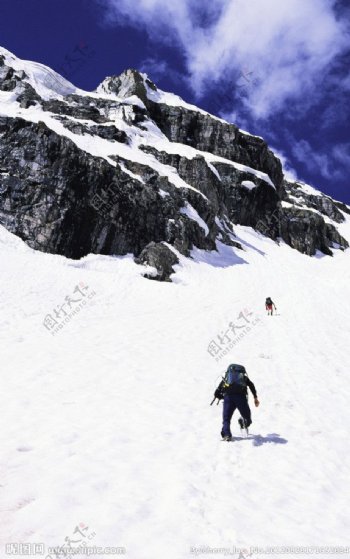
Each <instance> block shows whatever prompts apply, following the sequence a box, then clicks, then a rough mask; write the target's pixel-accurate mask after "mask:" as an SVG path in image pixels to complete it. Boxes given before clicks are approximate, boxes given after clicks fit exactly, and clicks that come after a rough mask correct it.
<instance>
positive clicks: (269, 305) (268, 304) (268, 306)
mask: <svg viewBox="0 0 350 559" xmlns="http://www.w3.org/2000/svg"><path fill="white" fill-rule="evenodd" d="M265 308H266V310H267V314H270V315H271V316H272V315H273V309H275V311H277V307H276V305H275V303H274V302H273V300H272V299H271V297H266V301H265Z"/></svg>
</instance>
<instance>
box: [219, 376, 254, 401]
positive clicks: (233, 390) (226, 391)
mask: <svg viewBox="0 0 350 559" xmlns="http://www.w3.org/2000/svg"><path fill="white" fill-rule="evenodd" d="M245 378H246V384H247V386H246V387H245V388H241V387H240V386H236V385H234V384H232V385H231V386H229V387H228V388H227V387H225V381H224V380H222V381H221V382H220V384H219V386H218V387H217V389H216V390H215V396H216V397H217V398H219V394H220V395H221V398H223V396H224V395H225V394H244V395H245V396H247V394H248V390H247V388H249V390H250V391H251V393H252V394H253V396H254V398H257V397H258V396H257V393H256V388H255V385H254V383H253V382H252V381H251V380H250V379H249V378H248V377H247V375H245Z"/></svg>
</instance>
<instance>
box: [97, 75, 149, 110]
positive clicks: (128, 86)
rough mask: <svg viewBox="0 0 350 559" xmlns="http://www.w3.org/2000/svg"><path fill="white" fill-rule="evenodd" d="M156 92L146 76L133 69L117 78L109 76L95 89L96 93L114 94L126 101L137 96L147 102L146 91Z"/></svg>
mask: <svg viewBox="0 0 350 559" xmlns="http://www.w3.org/2000/svg"><path fill="white" fill-rule="evenodd" d="M149 89H151V90H152V91H158V90H157V86H156V85H155V84H154V83H153V82H152V81H151V80H150V79H149V77H148V76H147V74H144V73H142V72H139V71H138V70H135V69H134V68H128V69H127V70H124V71H123V72H122V73H121V74H120V75H119V76H109V77H107V78H105V79H104V80H103V82H102V83H101V84H100V85H99V86H98V88H97V89H96V93H107V94H114V95H116V96H117V97H121V98H122V99H126V98H127V97H131V96H132V95H137V97H139V99H141V101H143V102H145V101H147V97H148V96H147V93H148V90H149Z"/></svg>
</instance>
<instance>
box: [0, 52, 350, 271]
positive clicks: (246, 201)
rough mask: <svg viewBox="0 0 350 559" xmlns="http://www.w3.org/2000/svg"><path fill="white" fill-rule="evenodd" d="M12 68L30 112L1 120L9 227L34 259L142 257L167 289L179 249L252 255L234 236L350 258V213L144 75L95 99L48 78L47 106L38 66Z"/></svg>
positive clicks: (113, 81) (15, 95) (0, 190)
mask: <svg viewBox="0 0 350 559" xmlns="http://www.w3.org/2000/svg"><path fill="white" fill-rule="evenodd" d="M13 58H14V57H13V55H9V53H7V51H5V53H4V54H2V52H1V49H0V90H2V91H3V92H8V94H9V95H11V96H12V97H11V100H13V103H16V104H17V106H18V107H19V108H20V109H21V111H22V112H21V115H20V116H19V115H18V116H13V112H12V113H11V114H9V115H8V116H6V115H4V116H2V117H0V222H1V223H2V224H4V225H5V226H6V227H7V228H8V229H9V230H10V231H11V232H13V233H15V234H16V235H19V236H20V237H21V238H22V239H24V240H25V241H26V242H27V243H28V244H29V245H30V246H31V247H33V248H35V249H38V250H42V251H47V252H52V253H58V254H63V255H65V256H68V257H70V258H80V257H82V256H84V255H86V254H88V253H90V252H93V253H102V254H127V253H133V254H134V255H135V257H136V259H137V262H140V263H147V264H149V265H151V266H154V267H156V268H157V270H158V274H157V276H156V279H159V280H162V281H163V280H164V281H167V280H169V278H170V275H171V273H173V266H174V264H175V263H177V262H178V259H177V257H176V256H175V254H174V252H172V250H171V249H170V248H169V246H172V247H174V248H175V249H176V250H177V251H179V252H180V253H181V254H183V255H185V256H190V252H191V249H192V248H193V247H194V246H196V247H198V248H201V249H205V250H215V249H216V242H217V241H218V240H220V241H221V242H223V243H225V244H228V245H231V246H235V247H237V248H239V249H241V248H242V247H241V246H240V244H239V243H238V242H237V240H236V239H235V234H234V225H235V224H241V225H247V226H251V227H254V228H255V229H257V230H258V231H260V232H261V233H262V234H265V235H268V236H270V237H271V238H272V239H275V240H278V239H280V238H282V239H283V240H284V241H285V242H286V243H288V244H289V245H290V246H292V247H293V248H295V249H297V250H299V251H301V252H303V253H306V254H308V255H313V254H315V253H316V251H322V252H323V253H324V254H332V248H333V247H337V248H346V247H347V246H348V243H347V241H346V240H345V239H343V238H342V237H341V235H340V234H339V233H338V231H337V228H336V224H338V223H341V222H342V221H343V220H344V214H343V212H346V213H350V209H349V208H348V207H347V206H346V205H344V204H341V203H340V202H335V201H333V200H332V199H331V198H330V197H328V196H324V195H322V194H321V193H318V192H317V191H315V190H312V189H311V188H310V187H308V188H306V187H305V185H302V183H297V182H296V183H291V182H288V181H286V180H284V178H283V173H282V167H281V163H280V161H279V159H278V158H277V157H276V156H275V155H274V154H273V153H272V151H271V150H269V148H268V146H267V144H266V142H264V140H263V139H262V138H258V137H256V136H251V135H249V134H247V133H243V132H242V131H241V130H239V129H238V128H237V127H236V126H234V125H233V124H228V123H226V122H224V121H222V120H220V119H218V118H215V117H213V116H211V115H209V114H207V113H205V112H204V111H201V110H199V109H196V108H195V107H193V106H189V105H187V104H186V103H184V102H183V101H182V100H181V99H179V98H177V97H175V96H172V95H171V94H164V92H161V91H160V90H158V89H157V87H156V85H155V84H154V83H153V82H151V80H149V79H148V78H147V77H146V76H145V75H143V74H140V73H139V72H137V71H135V70H127V71H126V72H123V74H121V75H120V76H113V77H111V78H106V80H104V82H103V83H102V84H101V85H100V86H99V87H98V88H97V90H96V92H93V93H91V94H88V93H84V92H81V91H80V90H75V88H74V86H72V84H69V83H68V82H66V81H65V80H63V78H60V76H58V75H54V73H53V72H52V71H51V70H50V71H49V70H48V71H47V76H46V77H45V67H42V66H41V67H40V72H41V73H40V79H42V80H43V86H42V87H41V88H40V92H41V93H40V94H39V93H38V92H37V91H36V89H35V84H37V82H38V79H39V78H38V77H37V76H36V74H35V72H36V71H37V69H36V66H35V65H34V66H31V64H32V63H24V62H23V69H22V70H21V69H18V68H19V65H18V64H16V69H15V68H13V67H12V66H11V63H12V62H13ZM33 76H34V77H35V79H33ZM43 76H44V77H43ZM45 88H46V89H45ZM169 96H170V98H169ZM169 99H170V100H169ZM27 109H28V113H27V112H26V111H27ZM29 111H32V112H29ZM33 111H34V112H35V111H37V113H36V114H37V115H38V114H39V118H38V117H37V116H36V117H35V118H33V119H32V115H33ZM38 120H39V122H37V121H38ZM164 243H167V244H164ZM167 245H169V246H167ZM151 275H152V274H151ZM152 277H153V276H152Z"/></svg>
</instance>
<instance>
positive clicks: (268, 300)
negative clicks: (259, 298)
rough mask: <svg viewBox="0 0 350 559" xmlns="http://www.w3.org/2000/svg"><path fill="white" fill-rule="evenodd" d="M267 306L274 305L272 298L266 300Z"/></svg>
mask: <svg viewBox="0 0 350 559" xmlns="http://www.w3.org/2000/svg"><path fill="white" fill-rule="evenodd" d="M265 304H266V305H272V299H271V297H268V298H267V299H266V303H265Z"/></svg>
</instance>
